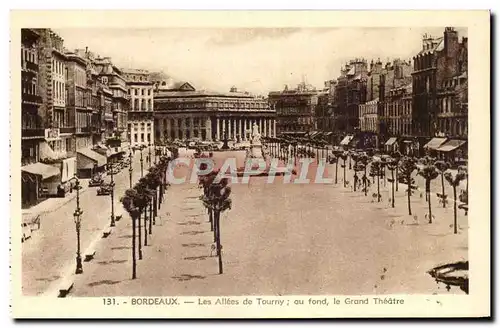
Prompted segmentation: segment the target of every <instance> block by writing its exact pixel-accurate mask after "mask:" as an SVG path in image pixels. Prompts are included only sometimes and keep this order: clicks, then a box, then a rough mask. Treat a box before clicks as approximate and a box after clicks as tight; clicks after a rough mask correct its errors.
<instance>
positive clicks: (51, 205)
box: [22, 179, 90, 215]
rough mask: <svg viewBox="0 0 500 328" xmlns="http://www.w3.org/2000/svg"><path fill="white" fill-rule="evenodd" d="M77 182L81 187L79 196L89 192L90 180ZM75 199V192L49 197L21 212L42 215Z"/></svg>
mask: <svg viewBox="0 0 500 328" xmlns="http://www.w3.org/2000/svg"><path fill="white" fill-rule="evenodd" d="M79 180H80V186H81V187H82V189H80V195H81V194H83V193H85V192H86V191H87V190H89V183H88V182H89V180H90V179H79ZM75 198H76V191H75V190H73V191H72V192H69V193H67V194H66V196H65V197H50V198H48V199H46V200H44V201H42V202H40V203H38V204H36V205H35V206H32V207H30V208H25V209H22V212H23V213H30V214H33V215H43V214H45V213H47V212H52V211H56V210H58V209H59V208H61V207H62V206H64V205H66V204H67V203H69V202H71V201H72V200H73V199H75Z"/></svg>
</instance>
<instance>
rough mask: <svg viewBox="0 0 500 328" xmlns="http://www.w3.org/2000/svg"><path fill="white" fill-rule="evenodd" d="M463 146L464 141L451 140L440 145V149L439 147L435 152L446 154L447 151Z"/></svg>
mask: <svg viewBox="0 0 500 328" xmlns="http://www.w3.org/2000/svg"><path fill="white" fill-rule="evenodd" d="M464 144H465V140H454V139H452V140H449V141H448V142H446V143H444V144H443V145H441V147H439V148H438V149H437V150H438V151H444V152H448V151H452V150H455V149H457V148H459V147H462V146H463V145H464Z"/></svg>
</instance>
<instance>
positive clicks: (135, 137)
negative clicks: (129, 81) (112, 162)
mask: <svg viewBox="0 0 500 328" xmlns="http://www.w3.org/2000/svg"><path fill="white" fill-rule="evenodd" d="M134 77H135V76H134ZM134 142H135V143H137V142H138V140H137V133H134Z"/></svg>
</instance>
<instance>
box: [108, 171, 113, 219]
mask: <svg viewBox="0 0 500 328" xmlns="http://www.w3.org/2000/svg"><path fill="white" fill-rule="evenodd" d="M108 172H109V173H110V176H111V184H110V187H111V194H110V196H111V224H110V227H114V226H115V181H114V179H113V175H114V174H113V173H114V172H113V166H112V165H111V164H108Z"/></svg>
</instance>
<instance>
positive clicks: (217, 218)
mask: <svg viewBox="0 0 500 328" xmlns="http://www.w3.org/2000/svg"><path fill="white" fill-rule="evenodd" d="M215 215H216V219H215V222H216V223H217V224H216V225H217V239H216V247H217V255H218V256H219V274H222V273H223V272H224V271H223V268H222V245H221V243H220V238H221V237H220V211H216V212H215Z"/></svg>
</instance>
